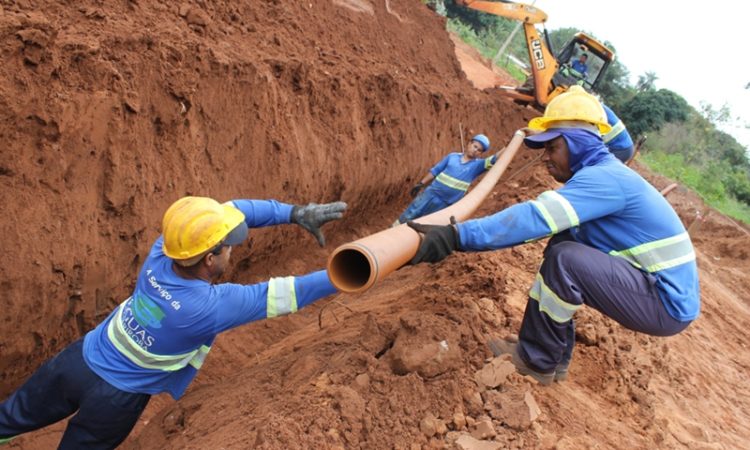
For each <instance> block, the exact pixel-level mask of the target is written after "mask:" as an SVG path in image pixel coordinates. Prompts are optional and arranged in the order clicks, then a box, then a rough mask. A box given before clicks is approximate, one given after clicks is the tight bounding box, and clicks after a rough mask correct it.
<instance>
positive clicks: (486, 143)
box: [471, 134, 490, 152]
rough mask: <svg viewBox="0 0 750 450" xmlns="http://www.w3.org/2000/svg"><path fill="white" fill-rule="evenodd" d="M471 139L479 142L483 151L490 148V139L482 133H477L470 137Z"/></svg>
mask: <svg viewBox="0 0 750 450" xmlns="http://www.w3.org/2000/svg"><path fill="white" fill-rule="evenodd" d="M471 140H472V141H477V142H479V145H481V146H482V151H483V152H486V151H487V150H488V149H489V148H490V139H489V138H488V137H487V136H485V135H483V134H478V135H476V136H474V137H473V138H471Z"/></svg>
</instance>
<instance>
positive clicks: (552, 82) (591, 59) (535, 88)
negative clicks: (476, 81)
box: [456, 0, 615, 111]
mask: <svg viewBox="0 0 750 450" xmlns="http://www.w3.org/2000/svg"><path fill="white" fill-rule="evenodd" d="M456 3H458V4H460V5H463V6H466V7H467V8H471V9H475V10H477V11H483V12H486V13H489V14H494V15H496V16H500V17H505V18H508V19H513V20H519V21H521V22H523V30H524V33H525V35H526V47H527V49H528V51H529V62H530V65H531V77H530V78H529V79H527V80H526V83H524V84H523V85H521V86H498V89H500V90H501V91H502V92H503V93H504V94H506V95H508V96H510V97H511V98H513V100H514V101H515V102H516V103H520V104H525V105H532V106H534V107H535V108H537V109H539V110H540V111H544V108H545V106H547V103H549V101H550V100H552V99H553V98H555V96H557V95H558V94H561V93H563V92H565V90H567V89H568V87H570V86H571V85H573V84H579V85H582V86H584V87H585V88H586V89H587V90H589V91H596V88H597V86H598V85H599V83H600V82H601V81H602V79H603V78H604V73H605V72H606V71H607V68H608V67H609V65H610V64H611V63H612V62H613V61H614V60H615V54H614V52H613V51H612V50H610V49H609V48H607V47H606V46H605V45H604V44H602V43H601V42H599V41H597V40H596V39H594V38H593V37H591V36H589V35H587V34H586V33H576V34H575V35H574V36H573V38H572V39H571V40H570V42H568V43H567V44H566V45H565V47H564V48H563V49H562V51H561V52H560V53H558V55H557V57H555V56H554V55H553V54H552V52H551V51H550V48H551V45H550V43H549V38H548V36H547V30H546V29H544V40H542V37H541V36H540V34H539V31H538V30H537V29H536V27H535V25H536V24H542V26H543V24H544V22H546V21H547V14H546V13H545V12H544V11H542V10H540V9H539V8H535V7H534V6H531V5H527V4H524V3H516V2H511V1H504V0H501V1H474V0H456Z"/></svg>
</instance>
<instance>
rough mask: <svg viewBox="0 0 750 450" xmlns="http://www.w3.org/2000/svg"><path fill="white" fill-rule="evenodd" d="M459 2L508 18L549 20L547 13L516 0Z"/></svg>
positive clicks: (529, 20) (527, 20) (539, 21)
mask: <svg viewBox="0 0 750 450" xmlns="http://www.w3.org/2000/svg"><path fill="white" fill-rule="evenodd" d="M457 3H459V4H461V5H464V6H466V7H468V8H471V9H476V10H477V11H483V12H486V13H489V14H494V15H496V16H501V17H507V18H508V19H514V20H520V21H521V22H524V23H532V24H533V23H544V22H546V21H547V13H545V12H544V11H542V10H541V9H538V8H534V7H533V6H531V5H526V4H523V3H514V2H488V1H472V0H463V1H462V0H459V1H457Z"/></svg>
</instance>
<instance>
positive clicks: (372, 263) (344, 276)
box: [328, 133, 523, 292]
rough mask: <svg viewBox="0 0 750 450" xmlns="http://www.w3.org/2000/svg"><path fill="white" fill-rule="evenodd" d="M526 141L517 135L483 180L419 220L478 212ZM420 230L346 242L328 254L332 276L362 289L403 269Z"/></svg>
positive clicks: (349, 288) (348, 287)
mask: <svg viewBox="0 0 750 450" xmlns="http://www.w3.org/2000/svg"><path fill="white" fill-rule="evenodd" d="M522 143H523V136H522V135H521V134H520V133H516V134H514V135H513V138H512V139H511V141H510V142H509V143H508V146H507V147H506V149H505V151H503V152H502V153H501V154H500V156H499V157H498V159H497V161H496V162H495V165H494V166H492V168H491V169H490V170H489V172H487V174H486V175H485V176H484V178H483V179H482V181H480V182H479V183H478V184H477V185H476V186H475V187H474V189H472V190H471V191H470V192H469V193H468V194H466V196H465V197H464V198H462V199H461V200H460V201H458V202H456V203H455V204H453V205H451V206H449V207H447V208H445V209H441V210H440V211H437V212H434V213H432V214H429V215H427V216H424V217H421V218H419V219H417V220H416V222H419V223H425V224H432V225H447V224H448V223H450V217H451V216H454V217H455V218H456V220H457V221H459V222H462V221H464V220H466V219H468V218H469V217H471V215H472V214H473V213H474V211H476V209H477V208H478V207H479V205H481V204H482V202H483V201H484V199H485V198H486V197H487V195H489V193H490V192H491V191H492V189H493V188H494V187H495V185H496V184H497V182H498V181H499V180H500V176H502V174H503V172H505V169H506V168H507V167H508V165H509V164H510V162H511V161H512V160H513V157H514V156H516V153H517V152H518V149H519V148H520V147H521V144H522ZM420 239H421V238H420V236H419V234H418V233H417V232H416V231H414V230H412V229H411V228H410V227H409V226H407V225H406V224H401V225H399V226H397V227H393V228H389V229H387V230H383V231H379V232H377V233H375V234H372V235H370V236H367V237H364V238H362V239H359V240H356V241H354V242H350V243H348V244H344V245H342V246H340V247H339V248H337V249H336V250H334V251H333V253H331V256H329V257H328V277H329V278H330V279H331V282H332V283H333V285H334V286H336V288H338V289H339V290H340V291H343V292H362V291H365V290H367V289H369V288H370V287H371V286H372V285H373V284H375V282H377V281H379V280H381V279H383V278H385V276H386V275H388V274H390V273H391V272H393V271H395V270H397V269H399V268H400V267H401V266H403V265H404V264H406V263H407V262H409V260H410V259H412V258H413V257H414V255H415V254H416V253H417V249H418V248H419V243H420Z"/></svg>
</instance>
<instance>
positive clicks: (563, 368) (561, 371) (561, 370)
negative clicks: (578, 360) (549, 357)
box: [555, 361, 570, 382]
mask: <svg viewBox="0 0 750 450" xmlns="http://www.w3.org/2000/svg"><path fill="white" fill-rule="evenodd" d="M569 366H570V361H568V362H561V363H560V364H558V365H557V367H555V381H558V382H559V381H565V380H567V379H568V367H569Z"/></svg>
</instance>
